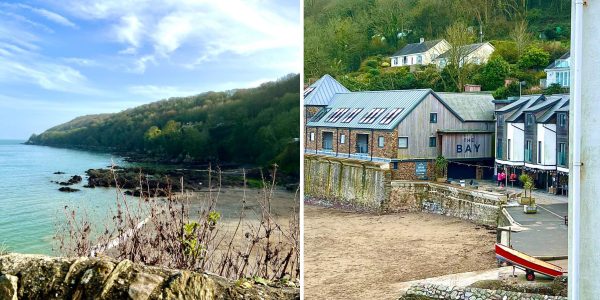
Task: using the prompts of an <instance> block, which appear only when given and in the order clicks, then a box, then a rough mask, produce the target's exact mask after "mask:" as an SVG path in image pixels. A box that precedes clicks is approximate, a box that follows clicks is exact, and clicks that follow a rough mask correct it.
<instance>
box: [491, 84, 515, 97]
mask: <svg viewBox="0 0 600 300" xmlns="http://www.w3.org/2000/svg"><path fill="white" fill-rule="evenodd" d="M519 93H520V88H519V83H518V82H513V83H511V84H509V85H508V86H506V87H504V86H503V87H499V88H498V89H497V90H495V91H494V93H492V96H493V97H494V99H506V98H508V97H514V96H520V95H519Z"/></svg>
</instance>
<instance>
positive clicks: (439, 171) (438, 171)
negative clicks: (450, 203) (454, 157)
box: [435, 155, 448, 182]
mask: <svg viewBox="0 0 600 300" xmlns="http://www.w3.org/2000/svg"><path fill="white" fill-rule="evenodd" d="M447 171H448V160H447V159H446V158H445V157H443V156H441V155H440V156H438V157H437V158H436V159H435V178H436V180H437V182H446V181H448V176H447V175H446V174H447Z"/></svg>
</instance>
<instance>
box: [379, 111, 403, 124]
mask: <svg viewBox="0 0 600 300" xmlns="http://www.w3.org/2000/svg"><path fill="white" fill-rule="evenodd" d="M403 110H404V108H394V109H392V111H390V112H389V113H388V114H387V115H385V117H383V119H381V121H379V124H383V125H388V124H390V123H392V121H394V119H395V118H396V117H397V116H398V115H400V113H401V112H402V111H403Z"/></svg>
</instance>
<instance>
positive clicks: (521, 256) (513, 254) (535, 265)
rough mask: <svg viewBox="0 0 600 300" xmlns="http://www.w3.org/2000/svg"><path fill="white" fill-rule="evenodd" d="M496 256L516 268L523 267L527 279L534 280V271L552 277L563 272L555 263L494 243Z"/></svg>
mask: <svg viewBox="0 0 600 300" xmlns="http://www.w3.org/2000/svg"><path fill="white" fill-rule="evenodd" d="M496 258H498V259H499V260H501V261H506V262H508V263H510V264H511V265H513V266H515V267H517V268H520V269H524V270H525V277H526V278H527V280H529V281H533V280H535V272H537V273H540V274H544V275H546V276H550V277H552V278H554V277H557V276H561V275H563V274H564V273H565V272H564V271H563V268H561V267H559V266H557V265H553V264H551V263H549V262H545V261H543V260H539V259H537V258H535V257H532V256H529V255H527V254H525V253H523V252H519V251H517V250H515V249H511V248H509V247H507V246H504V245H501V244H496Z"/></svg>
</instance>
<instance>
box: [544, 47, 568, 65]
mask: <svg viewBox="0 0 600 300" xmlns="http://www.w3.org/2000/svg"><path fill="white" fill-rule="evenodd" d="M570 57H571V51H568V52H567V53H565V54H563V55H562V56H561V57H559V58H558V59H555V60H554V61H553V62H552V63H551V64H550V65H548V66H547V67H546V69H552V68H555V67H556V64H557V63H558V61H559V60H565V59H569V58H570ZM564 68H566V67H564Z"/></svg>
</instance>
